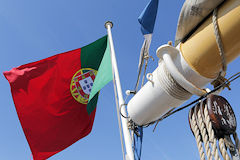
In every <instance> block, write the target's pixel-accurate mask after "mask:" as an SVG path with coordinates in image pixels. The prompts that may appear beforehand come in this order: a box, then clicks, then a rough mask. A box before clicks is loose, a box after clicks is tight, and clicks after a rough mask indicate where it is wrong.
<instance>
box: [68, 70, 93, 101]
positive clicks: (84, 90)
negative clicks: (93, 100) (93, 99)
mask: <svg viewBox="0 0 240 160" xmlns="http://www.w3.org/2000/svg"><path fill="white" fill-rule="evenodd" d="M96 74H97V71H96V70H94V69H91V68H83V69H80V70H79V71H77V72H76V73H75V74H74V76H73V78H72V81H71V85H70V91H71V94H72V96H73V98H74V99H75V100H77V101H78V102H80V103H83V104H87V103H88V98H89V95H90V93H91V89H92V86H93V81H94V79H95V76H96Z"/></svg>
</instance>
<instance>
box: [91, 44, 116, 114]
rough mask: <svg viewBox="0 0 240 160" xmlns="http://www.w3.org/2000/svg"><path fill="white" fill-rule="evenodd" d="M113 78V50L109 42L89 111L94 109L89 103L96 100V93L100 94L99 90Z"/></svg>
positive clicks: (96, 80) (93, 88)
mask: <svg viewBox="0 0 240 160" xmlns="http://www.w3.org/2000/svg"><path fill="white" fill-rule="evenodd" d="M112 79H113V76H112V63H111V51H110V47H109V43H107V48H106V50H105V53H104V56H103V59H102V62H101V64H100V67H99V69H98V73H97V75H96V78H95V80H94V83H93V87H92V91H91V93H90V96H89V99H88V106H87V110H88V111H92V109H89V108H92V107H91V106H90V105H89V104H90V103H92V101H95V100H94V99H95V95H96V94H98V92H99V91H100V90H101V89H102V88H103V87H104V86H105V85H106V84H107V83H109V82H110V81H111V80H112ZM93 109H94V108H93ZM88 113H89V112H88ZM90 113H91V112H90Z"/></svg>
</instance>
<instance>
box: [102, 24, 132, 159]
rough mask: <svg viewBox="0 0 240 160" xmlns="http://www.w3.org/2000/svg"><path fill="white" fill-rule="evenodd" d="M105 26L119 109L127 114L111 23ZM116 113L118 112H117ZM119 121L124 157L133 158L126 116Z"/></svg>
mask: <svg viewBox="0 0 240 160" xmlns="http://www.w3.org/2000/svg"><path fill="white" fill-rule="evenodd" d="M105 27H106V28H107V32H108V38H109V44H110V50H111V59H112V66H113V71H114V75H113V76H115V82H116V86H117V94H118V103H119V109H121V113H122V114H123V115H125V116H126V115H127V114H126V109H125V107H121V106H122V105H124V100H123V95H122V87H121V83H120V78H119V73H118V67H117V61H116V56H115V50H114V45H113V39H112V33H111V28H112V27H113V23H112V22H110V21H107V22H106V23H105ZM113 83H114V82H113ZM117 114H119V113H117ZM121 122H122V130H123V135H124V141H125V148H126V152H127V153H126V157H127V158H126V159H127V160H134V154H133V149H132V140H131V135H130V131H129V129H128V121H127V119H126V118H124V117H122V116H121Z"/></svg>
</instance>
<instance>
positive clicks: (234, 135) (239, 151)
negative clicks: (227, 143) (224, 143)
mask: <svg viewBox="0 0 240 160" xmlns="http://www.w3.org/2000/svg"><path fill="white" fill-rule="evenodd" d="M233 138H234V141H235V145H236V147H237V149H238V153H240V142H239V138H238V135H237V132H235V133H234V134H233Z"/></svg>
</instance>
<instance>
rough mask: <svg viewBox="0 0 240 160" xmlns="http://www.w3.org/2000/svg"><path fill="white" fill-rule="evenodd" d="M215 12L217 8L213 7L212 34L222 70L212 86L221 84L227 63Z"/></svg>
mask: <svg viewBox="0 0 240 160" xmlns="http://www.w3.org/2000/svg"><path fill="white" fill-rule="evenodd" d="M217 12H218V8H215V9H214V10H213V15H212V22H213V26H214V34H215V38H216V43H217V47H218V50H219V54H220V57H221V62H222V70H221V71H220V73H219V75H218V77H217V79H216V80H214V81H213V82H212V83H211V84H212V85H213V86H214V87H216V86H218V85H220V84H222V83H223V82H224V81H225V79H224V77H225V75H226V70H227V63H226V57H225V53H224V47H223V43H222V38H221V36H220V30H219V25H218V21H217V18H218V15H217ZM229 89H230V88H229Z"/></svg>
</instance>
